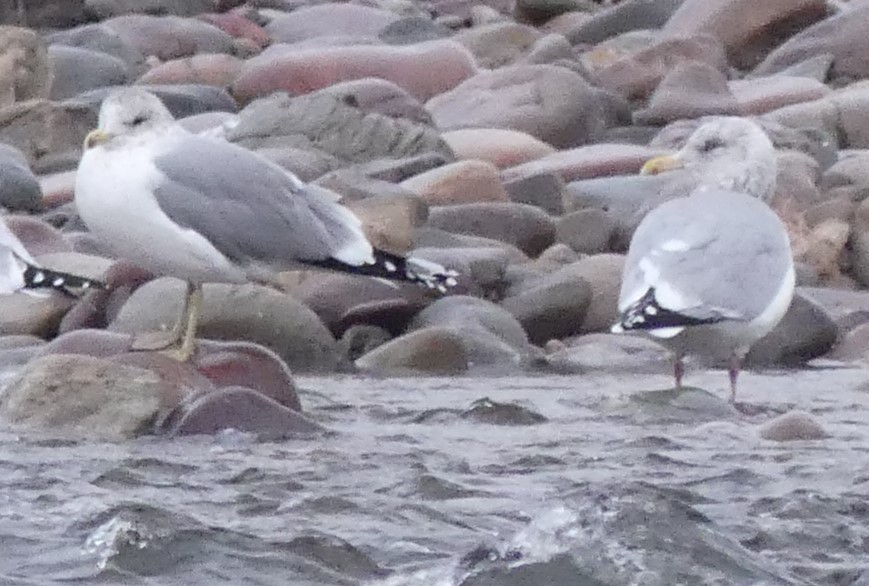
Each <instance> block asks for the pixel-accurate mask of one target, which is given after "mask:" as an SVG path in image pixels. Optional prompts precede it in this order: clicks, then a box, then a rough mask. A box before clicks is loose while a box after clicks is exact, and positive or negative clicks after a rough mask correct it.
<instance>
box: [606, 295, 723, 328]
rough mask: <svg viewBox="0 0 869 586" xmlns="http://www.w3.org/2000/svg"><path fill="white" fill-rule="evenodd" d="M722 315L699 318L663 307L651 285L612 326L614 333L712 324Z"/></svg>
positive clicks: (719, 319)
mask: <svg viewBox="0 0 869 586" xmlns="http://www.w3.org/2000/svg"><path fill="white" fill-rule="evenodd" d="M722 319H723V318H722V317H714V318H710V319H698V318H696V317H691V316H689V315H684V314H681V313H678V312H676V311H671V310H669V309H667V308H666V307H662V306H661V305H660V304H659V303H658V300H657V299H656V298H655V288H654V287H650V288H649V290H648V291H646V294H645V295H643V296H642V297H641V298H639V299H638V300H637V301H635V302H634V303H633V304H631V305H630V306H629V307H628V308H627V309H625V310H624V311H623V312H622V314H621V315H620V316H619V321H618V322H617V323H616V324H615V325H613V326H612V327H611V328H610V331H611V332H613V333H614V334H620V333H623V332H626V331H629V330H657V329H661V328H674V327H686V326H696V325H702V324H710V323H716V322H719V321H721V320H722Z"/></svg>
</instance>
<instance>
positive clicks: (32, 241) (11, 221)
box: [5, 216, 72, 256]
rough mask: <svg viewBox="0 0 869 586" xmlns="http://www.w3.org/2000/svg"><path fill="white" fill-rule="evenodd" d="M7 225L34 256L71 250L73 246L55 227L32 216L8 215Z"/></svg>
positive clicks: (6, 218)
mask: <svg viewBox="0 0 869 586" xmlns="http://www.w3.org/2000/svg"><path fill="white" fill-rule="evenodd" d="M5 221H6V225H7V226H8V227H9V229H10V230H11V231H12V233H13V234H15V235H16V236H17V237H18V239H19V240H21V243H22V244H23V245H24V248H26V249H27V251H28V252H29V253H30V254H31V255H32V256H40V255H43V254H48V253H52V252H69V251H71V250H72V246H71V245H70V244H69V242H67V241H66V239H65V238H64V237H63V234H62V233H61V232H60V230H58V229H57V228H55V227H54V226H51V225H49V224H47V223H46V222H43V221H42V220H40V219H38V218H34V217H32V216H6V217H5Z"/></svg>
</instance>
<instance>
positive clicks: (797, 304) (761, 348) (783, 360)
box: [745, 290, 839, 367]
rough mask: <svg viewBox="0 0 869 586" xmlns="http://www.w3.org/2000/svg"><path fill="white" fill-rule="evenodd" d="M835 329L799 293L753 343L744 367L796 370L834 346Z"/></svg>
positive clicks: (828, 318) (818, 307)
mask: <svg viewBox="0 0 869 586" xmlns="http://www.w3.org/2000/svg"><path fill="white" fill-rule="evenodd" d="M838 335H839V328H838V326H837V325H836V322H835V321H834V320H833V318H832V317H831V316H830V314H829V313H827V311H825V309H824V308H823V307H822V306H821V305H820V304H818V303H815V302H814V301H813V300H812V298H811V297H810V296H804V295H802V294H801V293H800V292H799V290H798V291H797V293H796V294H794V298H793V301H792V302H791V305H790V308H788V311H787V313H785V316H784V317H783V318H782V320H781V321H780V322H779V323H778V325H776V327H775V328H773V330H772V331H771V332H770V333H769V334H767V335H766V336H764V337H763V338H761V339H760V340H759V341H758V342H756V343H755V344H754V345H753V346H752V347H751V350H749V352H748V355H747V356H746V357H745V364H746V366H749V367H753V366H798V365H801V364H805V363H806V362H808V361H809V360H812V359H813V358H817V357H819V356H824V355H825V354H827V353H828V352H829V351H830V350H831V349H832V348H833V345H834V344H835V343H836V339H837V337H838Z"/></svg>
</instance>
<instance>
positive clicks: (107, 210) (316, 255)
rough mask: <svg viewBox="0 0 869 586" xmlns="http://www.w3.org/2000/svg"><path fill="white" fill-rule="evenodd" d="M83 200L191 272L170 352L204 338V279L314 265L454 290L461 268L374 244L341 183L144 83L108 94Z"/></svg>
mask: <svg viewBox="0 0 869 586" xmlns="http://www.w3.org/2000/svg"><path fill="white" fill-rule="evenodd" d="M75 202H76V206H77V208H78V212H79V215H80V216H81V218H82V220H83V221H84V223H85V224H86V225H87V227H88V229H89V230H90V231H91V232H92V233H93V234H95V235H96V236H97V237H98V238H100V239H101V240H103V241H104V242H105V243H106V244H107V245H108V246H110V247H111V248H112V249H113V250H114V251H115V253H117V254H118V255H119V256H121V257H124V258H126V259H127V260H129V261H131V262H133V263H135V264H137V265H139V266H141V267H142V268H145V269H147V270H149V271H151V272H152V273H154V274H157V275H164V276H173V277H177V278H179V279H182V280H184V281H186V283H187V294H186V296H185V302H184V306H183V310H182V314H181V316H180V319H179V320H178V322H177V323H176V324H175V327H174V328H173V329H172V332H171V340H170V343H168V344H165V345H164V347H165V348H167V350H166V351H167V353H169V354H170V355H172V356H173V357H175V358H177V359H178V360H181V361H186V360H188V359H189V358H190V356H191V355H192V353H193V351H194V349H195V335H196V327H197V323H198V319H199V313H200V307H201V304H202V285H203V284H204V283H206V282H223V283H245V282H248V281H251V280H254V281H259V282H274V281H275V277H276V274H277V273H278V272H279V271H283V270H290V269H295V268H304V267H316V268H322V269H328V270H332V271H340V272H345V273H352V274H359V275H366V276H369V277H375V278H385V279H389V280H397V281H409V282H416V283H419V284H422V285H424V286H426V287H429V288H432V289H435V290H438V291H440V292H445V291H446V289H447V288H449V287H452V286H454V285H456V276H457V274H456V273H455V272H454V271H450V270H446V269H444V267H442V266H440V265H438V264H436V263H433V262H429V261H425V260H423V259H418V258H405V257H402V256H399V255H395V254H390V253H387V252H384V251H381V250H377V249H376V248H374V247H373V246H372V244H371V242H369V241H368V239H367V238H366V236H365V234H364V233H363V231H362V223H361V221H360V220H359V218H358V217H356V216H355V215H354V214H353V212H351V211H350V210H349V209H348V208H346V207H345V206H343V205H341V204H340V203H339V202H338V196H337V194H334V193H333V192H331V191H328V190H326V189H323V188H320V187H318V186H315V185H310V184H305V183H303V182H301V181H300V180H299V179H298V178H297V177H295V176H294V175H293V174H291V173H289V172H288V171H286V170H284V169H283V168H281V167H280V166H278V165H276V164H274V163H272V162H270V161H268V160H267V159H265V158H263V157H261V156H259V155H257V154H256V153H253V152H252V151H249V150H247V149H244V148H242V147H239V146H237V145H234V144H231V143H229V142H226V141H224V140H220V139H217V138H214V137H210V136H207V135H205V136H203V135H197V134H192V133H190V132H188V131H186V130H185V129H184V128H183V127H182V126H181V125H179V124H177V123H176V121H175V120H174V118H173V117H172V115H171V113H170V112H169V110H168V109H167V108H166V107H165V105H164V104H163V103H162V102H161V101H160V100H159V98H157V97H156V96H154V95H153V94H151V93H149V92H147V91H145V90H143V89H139V88H125V89H122V90H117V91H115V92H113V93H111V94H110V95H109V96H107V97H106V99H105V100H104V101H103V103H102V105H101V107H100V112H99V119H98V125H97V129H96V130H94V131H92V132H90V133H89V134H88V135H87V137H86V138H85V143H84V154H83V155H82V158H81V161H80V163H79V167H78V173H77V176H76V185H75Z"/></svg>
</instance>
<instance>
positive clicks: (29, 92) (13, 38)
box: [0, 21, 51, 108]
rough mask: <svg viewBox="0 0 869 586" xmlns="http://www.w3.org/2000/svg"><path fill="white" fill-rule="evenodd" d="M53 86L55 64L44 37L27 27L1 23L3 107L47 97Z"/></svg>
mask: <svg viewBox="0 0 869 586" xmlns="http://www.w3.org/2000/svg"><path fill="white" fill-rule="evenodd" d="M0 22H3V21H0ZM50 87H51V64H50V62H49V58H48V50H47V47H46V45H45V42H44V41H43V40H42V38H41V37H40V36H39V35H38V34H37V33H36V32H35V31H32V30H28V29H26V28H22V27H15V26H0V108H3V107H4V106H9V105H11V104H12V103H14V102H24V101H26V100H33V99H39V98H46V97H48V92H49V89H50Z"/></svg>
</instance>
